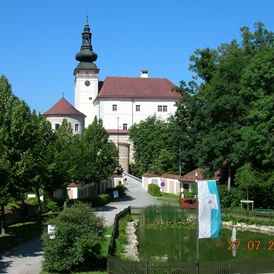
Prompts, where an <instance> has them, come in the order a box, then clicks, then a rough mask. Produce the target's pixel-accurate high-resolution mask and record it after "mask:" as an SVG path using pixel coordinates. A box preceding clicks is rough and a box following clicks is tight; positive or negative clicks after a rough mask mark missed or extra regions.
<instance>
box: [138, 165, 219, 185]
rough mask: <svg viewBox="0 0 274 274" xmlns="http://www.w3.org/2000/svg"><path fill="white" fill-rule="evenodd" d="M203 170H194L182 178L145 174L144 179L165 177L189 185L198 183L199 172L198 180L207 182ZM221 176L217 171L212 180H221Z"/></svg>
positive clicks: (166, 174) (178, 176)
mask: <svg viewBox="0 0 274 274" xmlns="http://www.w3.org/2000/svg"><path fill="white" fill-rule="evenodd" d="M203 171H204V170H203V169H202V168H196V169H194V170H192V171H191V172H189V173H187V174H185V175H183V176H180V175H175V174H168V173H163V174H153V173H145V174H144V175H143V177H148V178H150V177H163V178H168V179H176V180H178V181H182V182H188V183H195V181H196V172H197V179H198V180H205V177H204V175H203ZM219 176H220V171H219V170H218V171H216V172H215V174H214V176H213V178H212V180H216V181H218V180H219Z"/></svg>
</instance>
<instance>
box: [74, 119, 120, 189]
mask: <svg viewBox="0 0 274 274" xmlns="http://www.w3.org/2000/svg"><path fill="white" fill-rule="evenodd" d="M108 138H109V134H108V133H107V131H106V130H105V129H104V127H103V123H102V120H101V119H97V117H95V118H94V120H93V122H92V124H90V125H89V126H88V128H87V129H86V130H85V133H84V135H83V136H82V137H76V139H75V143H74V147H75V163H76V165H75V166H74V172H73V179H74V180H75V181H78V182H80V183H82V184H88V183H96V185H97V193H99V185H100V182H101V180H102V179H107V178H108V177H109V176H111V175H113V173H114V172H115V170H116V168H117V166H118V149H117V147H116V145H115V144H114V143H113V142H110V141H109V140H108Z"/></svg>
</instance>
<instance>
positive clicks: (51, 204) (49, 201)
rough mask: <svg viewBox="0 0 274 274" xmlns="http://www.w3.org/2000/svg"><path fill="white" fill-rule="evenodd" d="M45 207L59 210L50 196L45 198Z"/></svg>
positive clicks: (55, 210)
mask: <svg viewBox="0 0 274 274" xmlns="http://www.w3.org/2000/svg"><path fill="white" fill-rule="evenodd" d="M47 208H48V209H49V210H51V211H53V212H57V211H60V207H59V205H58V203H57V202H56V201H54V200H52V199H50V198H48V200H47Z"/></svg>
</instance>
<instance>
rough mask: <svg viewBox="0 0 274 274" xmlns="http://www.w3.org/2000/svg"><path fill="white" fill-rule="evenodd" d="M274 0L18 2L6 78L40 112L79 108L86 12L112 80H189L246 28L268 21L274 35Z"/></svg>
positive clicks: (6, 32) (4, 60)
mask: <svg viewBox="0 0 274 274" xmlns="http://www.w3.org/2000/svg"><path fill="white" fill-rule="evenodd" d="M273 10H274V1H272V0H263V1H255V0H229V1H228V0H227V1H217V0H206V1H205V0H196V1H195V0H188V1H185V0H169V1H164V0H146V1H141V0H138V1H137V0H116V1H113V0H100V1H75V0H74V1H72V0H45V1H37V0H36V1H34V0H25V1H22V0H13V1H2V3H1V16H0V26H1V35H0V45H1V46H0V74H5V75H6V76H7V78H8V79H9V81H10V83H11V84H12V88H13V92H14V94H15V95H17V96H18V97H20V99H23V100H25V101H26V102H27V103H28V105H29V106H30V107H31V108H32V109H35V110H36V111H37V112H41V113H43V112H45V111H47V110H48V109H49V108H50V107H52V106H53V105H54V104H55V103H56V102H57V101H58V100H59V99H60V98H61V97H62V92H64V94H65V98H66V99H67V100H68V101H69V102H70V103H71V104H73V105H74V76H73V70H74V68H75V67H76V66H77V61H76V60H75V54H76V53H77V52H78V51H79V50H80V46H81V33H82V31H83V27H84V24H85V20H86V15H87V13H88V17H89V25H90V28H91V32H92V34H93V37H92V44H93V49H94V51H95V52H96V53H97V54H98V59H97V61H96V65H97V66H98V68H100V74H99V77H100V80H104V79H105V78H106V76H131V77H139V74H140V70H141V69H147V70H148V71H149V77H165V78H168V79H169V80H171V81H172V82H173V83H174V84H177V85H178V84H179V81H180V80H185V81H187V82H188V81H190V80H191V77H192V73H191V72H190V71H189V70H188V66H189V57H190V55H191V54H193V52H194V51H195V50H196V49H197V48H199V49H203V48H205V47H210V48H216V47H217V46H218V45H220V44H221V43H225V42H228V43H229V42H230V41H231V40H232V39H234V38H236V39H238V40H239V39H240V31H239V29H240V27H242V26H249V27H250V28H251V29H252V30H253V25H254V23H255V22H258V21H262V22H263V23H264V24H265V26H266V28H267V29H268V30H272V31H274V20H273Z"/></svg>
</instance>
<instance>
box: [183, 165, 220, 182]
mask: <svg viewBox="0 0 274 274" xmlns="http://www.w3.org/2000/svg"><path fill="white" fill-rule="evenodd" d="M203 171H204V169H202V168H196V169H194V170H192V171H191V172H189V173H187V174H185V175H183V176H182V177H181V181H183V182H195V180H196V172H197V179H198V180H205V177H204V174H203ZM219 173H220V172H219V170H218V171H216V172H215V173H214V176H213V177H212V178H211V179H212V180H216V181H219V179H220V178H219V176H220V175H219Z"/></svg>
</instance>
